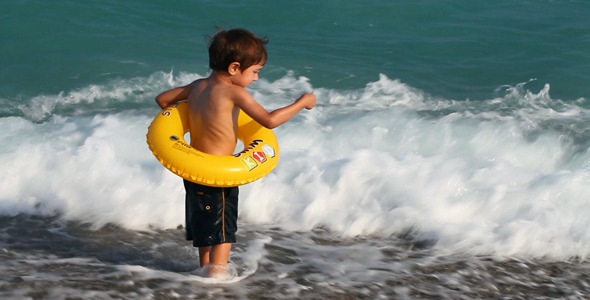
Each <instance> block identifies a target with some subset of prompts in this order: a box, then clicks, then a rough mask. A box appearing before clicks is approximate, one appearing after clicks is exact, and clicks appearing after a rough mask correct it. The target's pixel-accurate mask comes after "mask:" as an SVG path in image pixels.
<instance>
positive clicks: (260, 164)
mask: <svg viewBox="0 0 590 300" xmlns="http://www.w3.org/2000/svg"><path fill="white" fill-rule="evenodd" d="M188 118H189V108H188V103H186V102H179V103H178V104H175V105H173V106H171V107H168V108H165V109H164V110H162V112H161V113H160V114H159V115H157V116H156V118H155V119H154V120H153V121H152V124H151V125H150V126H149V128H148V133H147V143H148V145H149V148H150V150H151V151H152V152H153V153H154V155H155V156H156V158H157V159H158V160H159V161H160V163H162V165H164V166H165V167H166V168H167V169H168V170H170V171H172V172H173V173H174V174H176V175H178V176H180V177H182V178H184V179H186V180H189V181H192V182H195V183H198V184H203V185H208V186H216V187H230V186H238V185H243V184H246V183H250V182H253V181H255V180H258V179H260V178H262V177H264V176H266V175H267V174H268V173H270V171H272V169H274V168H275V167H276V165H277V163H278V161H279V144H278V141H277V138H276V136H275V134H274V133H273V131H272V130H270V129H268V128H265V127H263V126H262V125H260V124H258V122H256V121H254V120H252V118H250V117H249V116H248V115H246V114H245V113H240V116H239V118H238V139H239V140H241V141H242V142H243V143H244V149H243V150H242V151H241V152H239V153H236V154H234V155H212V154H207V153H204V152H201V151H198V150H197V149H195V148H193V147H191V146H190V144H188V143H187V142H186V140H185V139H184V134H185V133H187V132H188V131H189V121H188Z"/></svg>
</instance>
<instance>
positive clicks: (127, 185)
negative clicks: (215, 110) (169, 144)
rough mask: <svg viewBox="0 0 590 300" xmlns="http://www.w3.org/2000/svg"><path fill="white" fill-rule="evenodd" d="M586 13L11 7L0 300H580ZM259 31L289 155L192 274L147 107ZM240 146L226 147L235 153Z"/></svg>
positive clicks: (512, 8)
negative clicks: (246, 33) (228, 39)
mask: <svg viewBox="0 0 590 300" xmlns="http://www.w3.org/2000/svg"><path fill="white" fill-rule="evenodd" d="M588 16H590V1H587V0H577V1H576V0H494V1H488V0H470V1H464V0H399V1H378V0H366V1H357V0H347V1H343V0H322V1H309V0H302V1H262V0H252V1H218V0H216V1H212V0H184V1H179V0H172V1H163V0H126V1H118V0H101V1H96V0H86V1H74V0H48V1H40V0H3V1H2V2H1V3H0V168H1V170H2V171H1V172H0V274H1V275H0V298H1V299H302V300H307V299H343V300H351V299H590V18H589V17H588ZM235 27H241V28H246V29H248V30H250V31H252V32H254V33H255V34H257V35H259V36H264V37H267V38H268V39H269V41H270V42H269V43H268V45H267V49H268V53H269V60H268V62H267V63H266V65H265V67H264V69H263V71H262V72H261V74H260V77H261V79H260V80H259V81H257V82H255V83H253V84H252V85H250V86H249V87H248V90H249V91H250V93H251V94H252V95H253V96H254V98H255V99H257V101H259V102H260V103H261V104H262V105H263V106H264V107H265V108H266V109H268V110H269V111H272V110H274V109H277V108H280V107H282V106H285V105H289V104H290V103H292V102H293V101H294V100H295V99H296V98H297V97H298V96H299V95H301V94H302V93H306V92H309V93H314V94H315V95H316V96H317V99H318V103H317V106H316V107H315V108H314V109H312V110H309V111H307V110H304V111H302V112H301V113H299V114H298V115H297V116H296V117H294V118H293V119H291V120H290V121H289V122H287V123H285V124H284V125H282V126H280V127H278V128H276V129H275V130H274V132H275V134H276V135H277V137H278V140H279V143H280V149H281V152H280V155H281V160H280V162H279V164H278V166H277V168H276V169H274V171H273V172H272V173H270V174H269V175H267V176H266V177H264V178H263V179H260V180H258V181H256V182H253V183H250V184H248V185H244V186H242V187H241V190H240V200H239V201H240V203H239V223H238V226H239V230H238V242H237V243H236V244H235V245H234V247H233V251H232V253H231V257H230V261H231V265H232V266H233V267H234V268H235V270H236V272H237V275H236V276H235V277H232V278H226V279H212V278H205V277H203V276H201V275H200V274H201V273H200V272H199V271H200V270H199V265H198V252H197V249H196V248H193V247H192V246H191V244H190V242H187V241H186V240H185V231H184V188H183V185H182V180H181V179H180V178H179V177H178V176H176V175H174V174H173V173H171V172H170V171H168V170H167V169H165V168H164V167H163V166H162V165H161V164H160V163H159V162H158V160H157V159H156V158H155V157H154V156H153V155H152V153H151V152H150V150H149V149H148V146H147V144H146V133H147V128H148V126H149V124H150V123H151V121H152V120H153V118H154V117H155V116H156V115H157V114H158V113H159V112H160V109H159V107H158V106H157V105H156V103H155V101H154V98H155V96H156V95H158V94H159V93H160V92H162V91H165V90H167V89H170V88H173V87H177V86H182V85H186V84H188V83H190V82H192V81H193V80H195V79H198V78H203V77H206V76H208V75H209V73H210V70H209V69H208V55H207V45H208V39H209V37H210V36H212V35H214V34H215V33H216V30H217V28H225V29H229V28H235ZM237 150H239V147H237Z"/></svg>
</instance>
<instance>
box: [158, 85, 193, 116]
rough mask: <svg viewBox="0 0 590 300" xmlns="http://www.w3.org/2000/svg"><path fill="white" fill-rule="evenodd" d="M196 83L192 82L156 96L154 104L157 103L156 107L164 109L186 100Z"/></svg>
mask: <svg viewBox="0 0 590 300" xmlns="http://www.w3.org/2000/svg"><path fill="white" fill-rule="evenodd" d="M196 82H197V81H194V82H192V83H191V84H189V85H186V86H182V87H177V88H173V89H171V90H167V91H165V92H163V93H161V94H159V95H158V96H156V103H158V105H159V106H160V107H161V108H162V109H164V108H166V107H168V106H170V105H172V104H174V103H176V102H178V101H182V100H186V99H188V96H189V94H190V91H191V88H192V86H193V85H194V84H195V83H196Z"/></svg>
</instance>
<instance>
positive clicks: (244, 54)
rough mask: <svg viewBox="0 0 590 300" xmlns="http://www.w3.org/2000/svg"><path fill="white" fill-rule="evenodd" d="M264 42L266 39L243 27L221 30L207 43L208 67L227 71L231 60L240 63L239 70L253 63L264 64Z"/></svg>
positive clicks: (266, 56)
mask: <svg viewBox="0 0 590 300" xmlns="http://www.w3.org/2000/svg"><path fill="white" fill-rule="evenodd" d="M266 43H268V39H266V38H264V39H263V38H259V37H257V36H256V35H254V34H253V33H252V32H250V31H248V30H245V29H241V28H235V29H230V30H227V31H226V30H221V31H219V32H218V33H217V34H215V36H213V38H212V39H211V42H210V43H209V67H210V68H211V69H212V70H214V71H226V72H227V70H228V68H229V65H230V64H231V63H233V62H238V63H240V70H241V71H244V70H246V69H247V68H249V67H251V66H252V65H255V64H261V65H264V64H265V63H266V60H267V58H268V54H267V53H266V48H265V47H264V45H265V44H266Z"/></svg>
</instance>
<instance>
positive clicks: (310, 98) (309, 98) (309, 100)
mask: <svg viewBox="0 0 590 300" xmlns="http://www.w3.org/2000/svg"><path fill="white" fill-rule="evenodd" d="M299 101H302V104H303V107H304V108H305V109H312V108H313V107H314V106H315V104H316V101H317V100H316V97H315V95H314V94H310V93H304V94H303V95H301V97H299V99H297V102H299Z"/></svg>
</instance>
